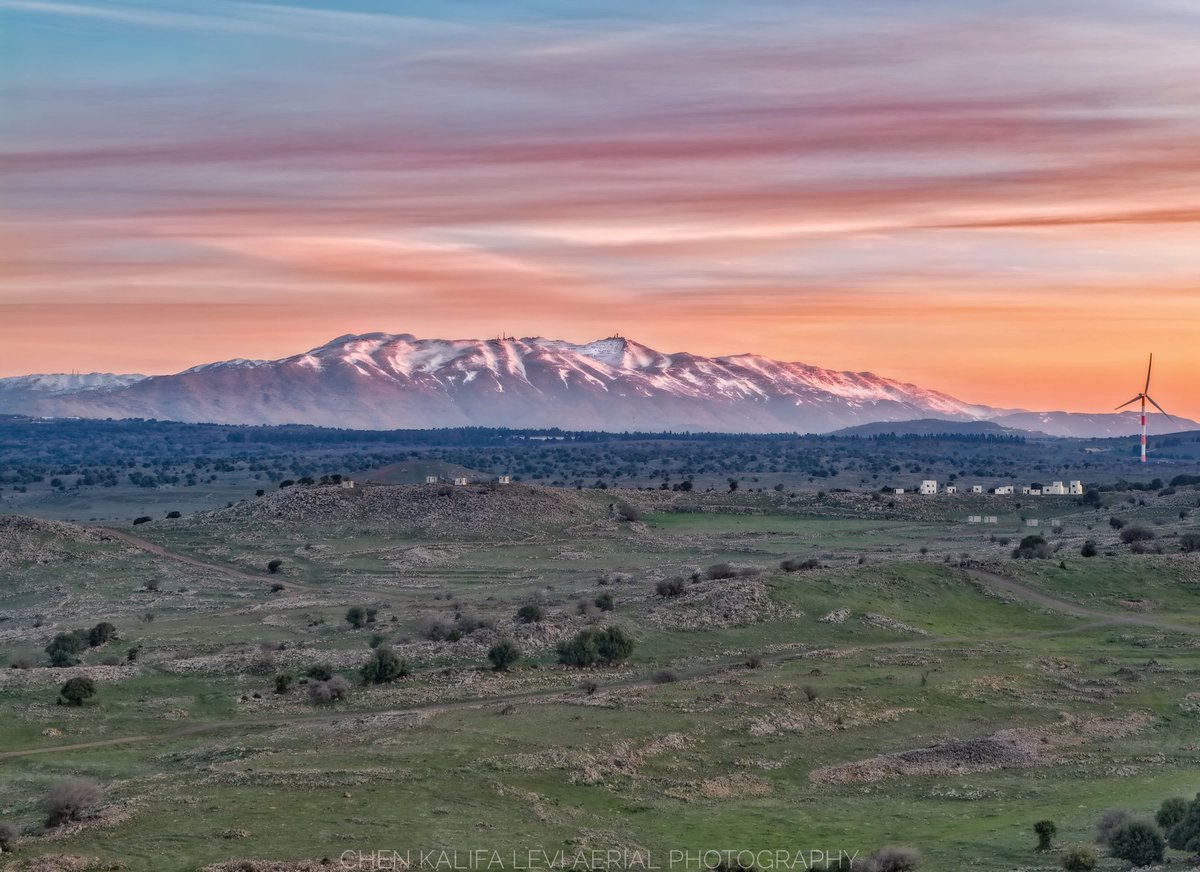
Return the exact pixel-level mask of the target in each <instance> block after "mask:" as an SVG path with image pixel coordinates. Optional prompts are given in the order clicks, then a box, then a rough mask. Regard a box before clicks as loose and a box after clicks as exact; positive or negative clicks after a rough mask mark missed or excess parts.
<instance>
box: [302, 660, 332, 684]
mask: <svg viewBox="0 0 1200 872" xmlns="http://www.w3.org/2000/svg"><path fill="white" fill-rule="evenodd" d="M304 674H305V676H307V677H308V678H311V679H312V680H313V681H328V680H329V679H331V678H333V667H332V666H330V665H329V664H328V663H314V664H313V665H312V666H310V667H308V668H307V669H306V670H304Z"/></svg>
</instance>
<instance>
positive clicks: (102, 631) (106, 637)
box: [87, 621, 117, 648]
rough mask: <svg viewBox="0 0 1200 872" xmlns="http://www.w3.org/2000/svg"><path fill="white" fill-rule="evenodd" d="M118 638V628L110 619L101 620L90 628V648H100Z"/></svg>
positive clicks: (88, 641)
mask: <svg viewBox="0 0 1200 872" xmlns="http://www.w3.org/2000/svg"><path fill="white" fill-rule="evenodd" d="M115 638H117V628H116V627H114V626H113V625H112V624H110V623H109V622H108V621H101V622H100V623H98V624H97V625H96V626H94V627H92V628H91V629H90V630H88V634H87V643H88V647H89V648H99V647H100V646H101V645H104V644H106V643H108V642H111V641H112V640H113V639H115Z"/></svg>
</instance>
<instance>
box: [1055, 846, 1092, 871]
mask: <svg viewBox="0 0 1200 872" xmlns="http://www.w3.org/2000/svg"><path fill="white" fill-rule="evenodd" d="M1062 867H1063V869H1064V872H1092V870H1093V869H1095V868H1096V852H1095V851H1093V850H1092V849H1091V848H1068V849H1067V852H1066V853H1065V854H1063V858H1062Z"/></svg>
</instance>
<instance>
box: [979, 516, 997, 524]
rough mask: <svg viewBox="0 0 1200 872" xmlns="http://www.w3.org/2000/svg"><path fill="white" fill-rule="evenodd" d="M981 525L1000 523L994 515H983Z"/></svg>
mask: <svg viewBox="0 0 1200 872" xmlns="http://www.w3.org/2000/svg"><path fill="white" fill-rule="evenodd" d="M983 523H985V524H999V523H1000V519H999V518H997V517H996V516H995V515H984V516H983Z"/></svg>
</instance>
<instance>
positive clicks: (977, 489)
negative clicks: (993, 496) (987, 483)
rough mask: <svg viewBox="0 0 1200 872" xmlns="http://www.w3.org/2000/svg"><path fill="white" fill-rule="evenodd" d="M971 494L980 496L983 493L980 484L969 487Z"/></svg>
mask: <svg viewBox="0 0 1200 872" xmlns="http://www.w3.org/2000/svg"><path fill="white" fill-rule="evenodd" d="M971 493H973V494H981V493H983V485H981V484H973V485H971Z"/></svg>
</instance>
